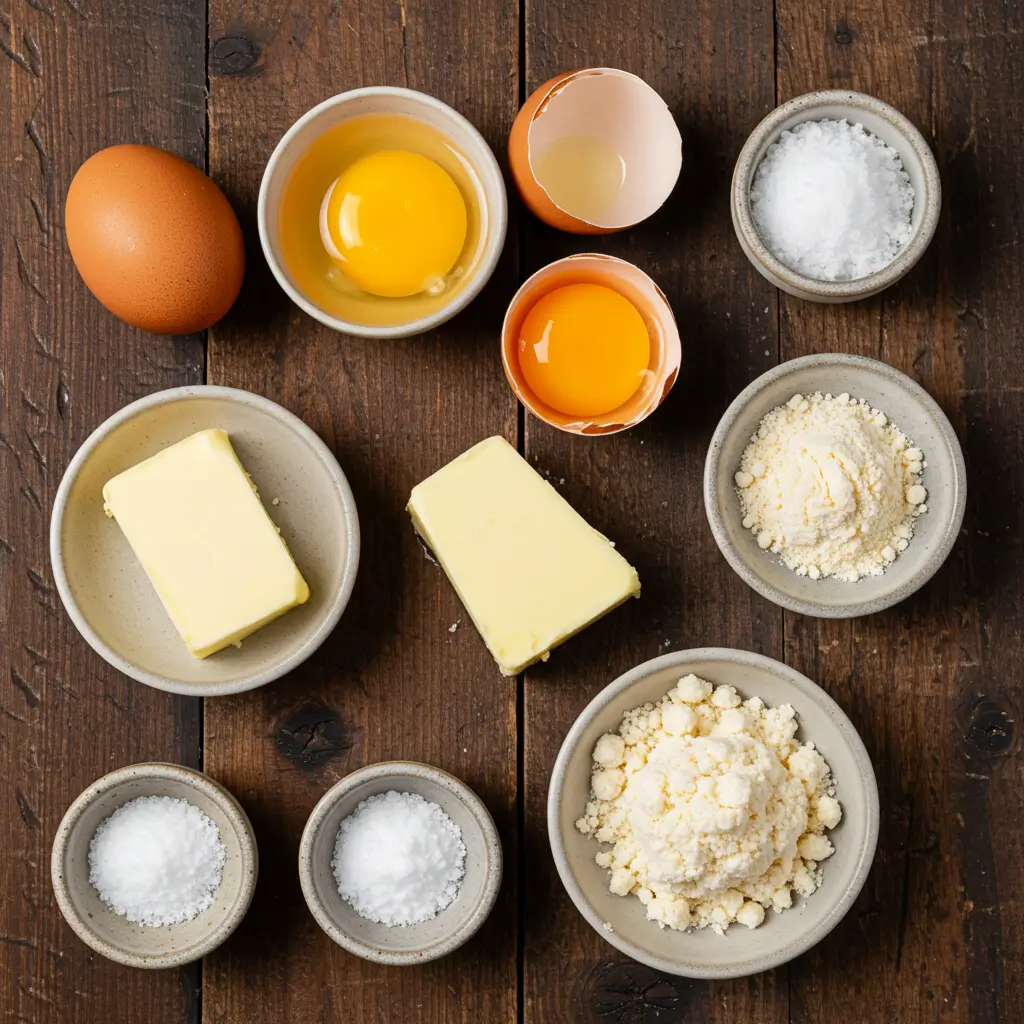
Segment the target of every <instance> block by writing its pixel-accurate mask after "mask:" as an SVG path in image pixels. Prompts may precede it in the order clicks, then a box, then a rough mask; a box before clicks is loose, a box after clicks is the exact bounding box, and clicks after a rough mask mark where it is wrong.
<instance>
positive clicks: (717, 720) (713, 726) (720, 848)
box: [576, 675, 842, 933]
mask: <svg viewBox="0 0 1024 1024" xmlns="http://www.w3.org/2000/svg"><path fill="white" fill-rule="evenodd" d="M796 732H797V720H796V714H795V712H794V711H793V708H792V707H791V706H790V705H788V704H785V705H782V706H781V707H778V708H770V707H767V706H766V705H765V703H764V701H762V700H761V699H760V698H759V697H751V698H750V699H748V700H745V701H744V700H742V699H741V698H740V696H739V694H738V693H737V692H736V689H735V688H734V687H732V686H719V687H717V688H715V687H713V686H712V685H711V683H709V682H707V681H706V680H703V679H699V678H698V677H697V676H694V675H688V676H685V677H684V678H682V679H680V680H679V682H678V684H677V685H676V686H675V687H674V688H673V689H672V690H671V691H670V692H669V693H668V694H667V695H666V696H665V697H664V698H663V699H662V700H660V701H659V702H658V703H657V704H644V705H642V706H641V707H638V708H634V709H633V710H632V711H629V712H627V713H626V715H625V716H624V717H623V719H622V723H621V725H620V726H619V729H618V731H617V732H614V733H607V734H605V735H604V736H602V737H601V738H600V739H599V740H598V741H597V743H596V745H595V747H594V753H593V759H594V772H593V775H592V777H591V800H590V801H589V802H588V803H587V806H586V808H585V810H584V814H583V816H582V817H581V818H580V819H579V820H578V821H577V822H576V827H577V828H578V829H579V830H580V831H581V832H582V833H583V834H584V835H588V836H593V837H594V838H595V839H596V840H598V842H600V843H604V844H607V845H606V846H605V848H603V849H602V850H600V851H599V852H598V854H597V855H596V861H597V863H598V864H599V865H600V866H601V867H604V868H607V869H608V871H609V883H608V885H609V889H610V890H611V891H612V892H613V893H615V894H617V895H620V896H626V895H630V894H632V895H635V896H636V897H637V898H638V899H639V900H640V902H641V903H643V905H644V907H645V908H646V911H647V917H648V918H649V919H650V920H652V921H656V922H657V923H658V924H659V925H661V926H662V927H669V928H675V929H678V930H685V929H687V928H705V927H711V928H713V929H714V930H715V931H717V932H720V933H721V932H724V931H725V929H726V928H727V927H728V926H729V925H730V924H731V923H732V922H733V921H738V922H739V923H740V924H743V925H745V926H746V927H748V928H756V927H757V926H758V925H760V924H761V922H762V921H763V920H764V913H765V908H766V907H772V908H774V909H775V910H777V911H781V910H785V909H786V908H787V907H790V906H791V905H792V903H793V895H792V894H793V891H796V892H797V893H798V894H799V895H801V896H809V895H810V894H811V893H813V892H814V890H815V889H816V888H817V887H818V883H819V881H820V868H819V866H818V865H819V863H820V862H821V861H823V860H825V859H827V858H828V857H830V856H831V855H832V853H833V852H834V851H833V847H832V844H831V842H829V840H828V839H827V838H826V837H825V836H824V834H823V833H824V831H825V829H826V828H834V827H835V826H836V825H838V824H839V821H840V819H841V818H842V810H841V808H840V805H839V801H838V800H836V798H835V795H834V787H833V783H832V776H831V771H830V770H829V767H828V764H827V763H826V762H825V759H824V758H823V757H822V756H821V754H820V753H819V752H818V751H817V750H816V749H815V747H814V745H813V744H812V743H804V744H801V743H799V742H797V740H796V739H795V737H796Z"/></svg>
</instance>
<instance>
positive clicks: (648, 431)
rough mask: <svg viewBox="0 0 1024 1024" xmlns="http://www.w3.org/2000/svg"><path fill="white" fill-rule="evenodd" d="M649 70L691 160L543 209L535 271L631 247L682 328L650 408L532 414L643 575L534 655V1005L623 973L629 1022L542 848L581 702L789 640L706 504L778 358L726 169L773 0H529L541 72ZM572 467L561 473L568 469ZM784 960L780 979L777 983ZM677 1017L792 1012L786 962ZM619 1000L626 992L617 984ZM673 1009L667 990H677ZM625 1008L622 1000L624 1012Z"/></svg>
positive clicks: (676, 983)
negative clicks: (633, 184)
mask: <svg viewBox="0 0 1024 1024" xmlns="http://www.w3.org/2000/svg"><path fill="white" fill-rule="evenodd" d="M601 64H610V65H612V66H615V67H620V68H623V69H624V70H627V71H632V72H635V73H636V74H638V75H640V76H641V77H643V78H644V79H645V80H646V81H648V82H649V83H650V84H651V85H652V86H654V88H656V89H657V90H658V91H659V92H660V93H661V94H662V96H664V97H665V99H666V101H667V102H668V104H669V105H670V107H671V108H672V110H673V112H674V114H675V115H676V118H677V120H678V122H679V125H680V128H681V130H682V133H683V140H684V167H683V176H682V180H681V182H680V184H679V186H678V187H677V188H676V191H675V193H674V194H673V196H672V198H671V199H670V200H669V202H668V204H667V205H666V206H665V207H664V208H663V209H662V210H661V211H659V212H658V213H657V214H656V215H655V216H654V217H653V218H652V219H651V220H650V221H649V222H647V223H646V224H643V225H641V226H640V227H638V228H636V229H634V230H632V231H627V232H624V233H622V234H619V235H614V236H610V237H606V238H598V239H586V238H575V237H572V236H568V235H559V234H557V233H556V232H553V231H550V230H548V229H546V228H544V227H542V226H541V225H539V224H538V223H537V222H536V221H534V220H532V219H530V220H529V221H528V222H527V224H526V243H525V255H526V271H527V272H532V271H533V270H535V269H537V267H539V266H541V265H542V264H544V263H547V262H549V261H550V260H552V259H555V258H557V257H560V256H563V255H567V254H569V253H572V252H586V251H589V250H592V249H595V248H596V249H597V250H598V251H601V252H609V253H612V254H614V255H617V256H621V257H623V258H625V259H628V260H631V261H632V262H634V263H637V264H638V265H639V266H641V267H642V268H644V269H645V270H647V271H648V272H649V273H650V274H651V275H652V276H653V277H654V279H655V280H656V281H657V282H658V284H659V285H660V286H661V287H662V288H663V289H664V290H665V292H666V294H667V295H668V297H669V300H670V301H671V303H672V305H673V308H674V310H675V312H676V316H677V319H678V320H679V323H680V326H681V330H682V335H683V374H682V377H681V380H680V382H679V383H678V384H677V385H676V389H675V392H674V393H673V394H672V396H671V397H670V399H669V401H668V402H667V403H666V404H665V405H664V406H662V408H661V409H660V410H659V411H658V412H657V413H656V414H655V415H654V416H653V417H652V418H651V419H650V420H649V421H648V422H647V423H645V424H644V425H642V426H640V427H637V428H634V429H633V430H631V431H628V432H627V433H624V434H620V435H617V436H614V437H608V438H596V439H586V438H573V437H570V436H569V435H566V434H560V433H558V432H556V431H553V430H550V429H548V428H546V427H545V426H543V425H542V424H540V423H539V422H538V421H536V420H534V419H533V418H531V417H529V416H527V419H526V452H527V454H528V457H529V459H530V461H531V463H533V464H534V465H536V467H537V468H538V469H540V470H541V471H542V472H544V473H549V474H550V476H551V478H552V479H553V480H557V481H559V484H560V489H561V490H562V492H563V493H564V494H565V495H566V497H567V498H568V499H569V501H570V502H571V503H572V504H573V505H574V507H575V508H577V509H578V510H579V511H580V512H581V513H582V514H583V515H584V516H585V517H586V519H587V520H588V521H589V522H591V523H592V524H593V525H594V526H595V527H597V529H599V530H601V532H602V533H605V534H606V535H607V536H609V537H611V538H612V539H613V540H615V541H616V543H617V545H618V547H619V550H620V551H622V552H623V554H624V555H625V556H626V557H627V558H628V559H629V560H630V561H631V562H632V563H633V564H634V565H635V566H636V567H637V568H638V570H639V573H640V580H641V585H642V588H643V593H642V596H641V598H640V600H639V601H636V602H629V604H628V605H626V606H625V607H624V608H622V609H619V610H618V611H616V612H614V613H613V614H612V615H611V616H610V617H609V618H607V619H605V620H603V621H602V622H601V623H599V624H598V625H595V626H593V627H591V628H590V629H588V630H586V631H585V632H584V633H583V634H581V635H580V636H579V637H577V638H575V639H574V640H572V641H571V642H569V643H568V644H566V645H565V646H564V647H562V648H561V649H559V650H558V651H556V652H555V653H554V654H553V655H552V657H551V660H550V662H549V663H548V664H546V665H543V666H540V667H539V668H537V669H536V670H533V669H531V670H530V671H529V672H528V674H527V677H526V683H525V773H524V774H525V778H524V790H525V792H524V797H525V802H526V803H525V836H524V850H525V857H526V885H525V889H526V894H527V906H526V948H525V975H524V1005H525V1020H526V1021H528V1022H531V1024H555V1022H569V1021H572V1022H575V1021H597V1020H604V1019H606V1018H605V1017H603V1016H600V1011H599V1006H600V1005H601V1004H602V1003H605V1004H606V1003H607V1000H605V999H604V997H603V996H602V992H604V991H605V990H606V989H608V988H609V987H611V988H616V989H618V990H619V991H620V993H621V992H625V993H628V998H629V999H631V1000H633V1001H634V1003H635V1010H631V1011H630V1012H632V1016H630V1015H628V1014H625V1015H624V1016H623V1017H622V1019H623V1020H636V1021H646V1020H655V1019H661V1018H660V1015H659V1013H658V1009H657V1005H655V1004H653V1003H652V1004H650V1005H647V1004H646V1003H645V1000H646V999H647V997H646V996H645V994H644V993H645V992H646V991H648V986H649V985H650V982H651V977H650V972H645V971H643V970H639V969H637V968H636V967H635V966H630V965H629V964H628V963H626V962H624V959H623V958H622V957H621V956H619V955H618V954H617V953H616V951H615V950H614V949H613V948H612V947H610V946H608V945H607V944H606V943H605V942H603V941H602V940H601V938H599V937H598V936H597V935H596V934H595V933H594V932H593V931H592V930H591V929H590V927H589V926H588V925H587V924H586V923H585V921H584V920H583V918H582V917H581V916H580V915H579V914H578V913H577V911H576V910H575V908H574V907H573V906H572V904H571V903H570V901H569V899H568V897H567V896H566V895H565V892H564V891H563V889H562V886H561V883H560V882H559V880H558V877H557V875H556V874H555V870H554V866H553V864H552V861H551V855H550V852H549V850H548V841H547V830H546V823H545V804H546V798H547V788H548V778H549V775H550V771H551V766H552V764H553V762H554V759H555V756H556V754H557V752H558V748H559V746H560V745H561V742H562V739H563V738H564V736H565V733H566V731H567V730H568V728H569V726H570V725H571V724H572V721H573V719H574V718H575V716H576V715H577V714H578V713H579V712H580V711H581V710H582V709H583V707H584V705H585V704H586V703H587V701H588V700H589V699H590V698H591V697H592V696H593V695H594V694H595V693H596V692H597V691H598V690H599V689H600V688H601V687H603V686H604V685H605V684H607V683H608V682H610V681H611V680H612V679H613V678H614V677H615V676H616V675H618V674H619V673H620V672H622V671H625V670H626V669H627V668H629V667H631V666H633V665H635V664H638V663H639V662H641V661H644V660H646V659H648V658H652V657H654V656H655V655H658V654H663V653H665V651H667V650H670V649H680V648H686V647H694V646H699V645H703V644H715V645H722V646H737V647H744V648H753V649H755V650H760V651H763V652H764V653H766V654H771V655H775V656H779V655H781V652H782V634H781V615H780V614H779V612H778V611H777V610H776V609H775V608H773V607H772V606H771V605H769V604H767V603H766V602H764V601H763V600H761V599H760V598H759V597H757V595H755V594H754V593H753V592H752V591H750V590H749V589H748V588H747V587H746V586H744V585H743V584H742V583H741V582H740V581H739V580H738V579H737V577H736V576H735V575H734V574H733V573H732V571H731V570H730V569H729V567H728V566H727V565H726V563H725V562H724V561H723V559H722V558H721V556H720V554H719V553H718V549H717V547H716V546H715V543H714V540H713V539H712V537H711V533H710V530H709V529H708V527H707V523H706V519H705V516H704V508H703V499H702V496H701V476H702V471H703V462H704V454H705V450H706V446H707V441H708V439H709V437H710V435H711V431H712V430H713V428H714V424H715V423H716V422H717V419H718V417H719V416H720V415H721V413H722V412H723V411H724V408H725V406H726V404H727V403H728V402H729V400H730V399H731V398H732V396H733V395H734V394H735V393H736V392H737V391H738V390H739V389H740V388H742V387H743V386H744V385H745V384H746V383H748V382H749V381H750V380H751V379H752V378H753V377H755V376H757V375H758V374H759V373H761V372H763V371H764V370H766V369H767V368H768V367H769V366H771V365H772V364H773V363H774V362H775V359H776V355H777V344H776V329H775V324H776V313H775V294H774V290H773V289H772V288H770V287H769V286H768V285H767V284H766V283H765V282H764V281H763V280H762V279H761V278H759V277H758V276H757V275H756V273H755V272H754V271H753V270H752V269H751V268H750V266H749V264H748V263H747V261H746V260H745V258H744V257H743V254H742V252H741V251H740V249H739V247H738V245H737V243H736V241H735V239H734V237H733V234H732V228H731V225H730V222H729V206H728V183H729V178H730V175H731V173H732V164H733V161H734V160H735V156H736V153H737V151H738V149H739V147H740V145H741V144H742V142H743V139H744V138H745V136H746V134H747V132H749V130H750V128H751V127H752V126H753V125H754V124H755V123H756V122H757V121H758V120H759V119H760V118H761V117H762V116H764V114H766V113H767V112H768V111H769V110H770V109H771V108H772V106H773V99H774V85H773V81H772V75H773V64H772V20H771V7H770V6H765V5H764V4H761V3H757V4H753V5H739V4H736V5H732V9H731V10H730V11H728V12H726V11H725V10H724V9H723V8H722V7H721V5H719V4H716V3H699V4H677V3H670V2H663V3H662V2H657V3H649V4H644V5H642V6H641V7H640V8H636V7H635V6H633V5H624V4H617V3H611V2H599V3H595V4H589V5H587V6H586V8H581V7H580V6H579V5H577V4H573V3H561V2H551V3H545V4H527V8H526V79H527V88H528V89H533V88H535V87H536V86H538V85H539V84H540V83H541V82H543V81H544V80H546V79H547V78H549V77H551V76H552V75H554V74H556V73H558V72H560V71H563V70H566V69H567V68H573V67H585V66H587V65H601ZM563 480H564V485H563V484H562V481H563ZM779 977H781V983H780V981H779ZM658 991H659V992H660V994H661V995H662V996H664V995H665V992H667V993H668V996H667V998H668V1003H669V1005H670V1006H671V1009H670V1010H669V1011H668V1012H669V1014H670V1016H668V1017H665V1019H672V1020H674V1021H679V1022H683V1021H701V1022H703V1021H707V1020H722V1021H735V1020H757V1021H758V1022H761V1024H770V1022H773V1021H777V1022H781V1021H784V1020H785V1019H786V986H785V974H784V972H783V973H782V974H781V975H780V976H775V975H767V976H762V977H761V978H757V979H754V980H751V981H742V982H737V983H734V984H715V985H708V984H703V983H691V982H686V981H682V980H678V979H675V980H671V981H670V982H668V988H667V989H659V990H658ZM620 998H621V996H620ZM663 1009H664V1007H663ZM624 1013H625V1011H624Z"/></svg>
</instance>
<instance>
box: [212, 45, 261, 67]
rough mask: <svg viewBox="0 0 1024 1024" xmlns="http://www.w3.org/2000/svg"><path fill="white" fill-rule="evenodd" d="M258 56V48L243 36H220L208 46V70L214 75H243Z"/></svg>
mask: <svg viewBox="0 0 1024 1024" xmlns="http://www.w3.org/2000/svg"><path fill="white" fill-rule="evenodd" d="M259 57H260V48H259V46H257V45H256V43H254V42H253V41H252V40H251V39H246V38H245V36H221V37H220V39H217V40H216V41H215V42H214V43H213V45H212V46H211V47H210V70H211V71H212V72H213V73H214V74H215V75H244V74H245V72H246V71H248V70H249V69H250V68H251V67H252V66H253V65H254V64H255V63H256V61H257V60H259Z"/></svg>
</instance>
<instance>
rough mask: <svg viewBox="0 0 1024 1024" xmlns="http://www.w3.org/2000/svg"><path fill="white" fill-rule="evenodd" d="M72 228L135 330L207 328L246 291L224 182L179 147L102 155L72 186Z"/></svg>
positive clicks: (98, 284) (86, 276) (97, 279)
mask: <svg viewBox="0 0 1024 1024" xmlns="http://www.w3.org/2000/svg"><path fill="white" fill-rule="evenodd" d="M64 227H65V231H66V235H67V241H68V248H69V249H70V250H71V257H72V259H73V260H74V261H75V266H76V267H77V268H78V272H79V273H80V274H81V275H82V280H84V281H85V283H86V285H88V287H89V290H90V291H91V292H92V293H93V295H95V296H96V298H97V299H99V300H100V302H102V303H103V305H104V306H106V307H107V309H109V310H110V312H111V313H113V314H114V315H115V316H118V317H120V318H121V319H122V320H125V321H127V322H128V323H130V324H132V325H133V326H135V327H140V328H142V329H143V330H146V331H153V332H155V333H158V334H188V333H191V332H192V331H201V330H203V329H205V328H207V327H209V326H210V325H211V324H213V323H216V321H218V320H219V319H220V318H221V317H222V316H223V315H224V314H225V313H226V312H227V311H228V310H229V309H230V308H231V305H232V303H234V301H235V299H236V298H237V297H238V292H239V289H240V288H241V286H242V276H243V274H244V272H245V246H244V244H243V241H242V230H241V228H240V227H239V224H238V218H237V217H236V216H235V212H234V210H232V209H231V205H230V204H229V203H228V201H227V199H226V198H225V196H224V193H223V192H221V190H220V189H219V188H218V187H217V186H216V185H215V184H214V182H213V181H212V180H211V179H210V178H208V177H207V176H206V175H205V174H203V172H202V171H200V170H199V169H198V168H197V167H193V166H192V164H190V163H189V162H188V161H187V160H183V159H182V158H181V157H179V156H175V155H174V154H173V153H167V152H165V151H164V150H162V149H157V148H155V147H154V146H135V145H124V146H111V147H110V148H108V149H102V150H100V151H99V152H98V153H95V154H93V155H92V156H91V157H89V159H88V160H86V161H85V163H84V164H82V166H81V167H80V168H79V169H78V173H77V174H75V177H74V179H73V180H72V182H71V187H70V188H69V189H68V198H67V203H66V204H65V210H64Z"/></svg>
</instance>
